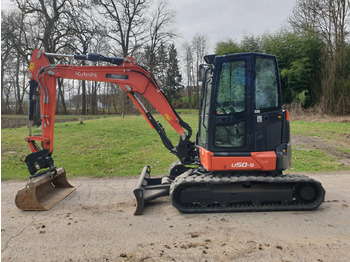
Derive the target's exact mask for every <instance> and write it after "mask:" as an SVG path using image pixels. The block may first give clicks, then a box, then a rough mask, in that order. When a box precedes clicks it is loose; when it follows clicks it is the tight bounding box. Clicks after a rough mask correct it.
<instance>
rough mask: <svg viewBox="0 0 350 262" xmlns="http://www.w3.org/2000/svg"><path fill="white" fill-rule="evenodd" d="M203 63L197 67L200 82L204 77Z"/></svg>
mask: <svg viewBox="0 0 350 262" xmlns="http://www.w3.org/2000/svg"><path fill="white" fill-rule="evenodd" d="M205 70H206V68H205V65H199V68H198V80H199V81H200V82H203V81H204V79H205Z"/></svg>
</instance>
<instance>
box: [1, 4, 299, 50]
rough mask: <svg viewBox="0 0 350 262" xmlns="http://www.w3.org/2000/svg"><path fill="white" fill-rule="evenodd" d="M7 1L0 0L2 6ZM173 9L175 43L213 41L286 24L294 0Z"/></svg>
mask: <svg viewBox="0 0 350 262" xmlns="http://www.w3.org/2000/svg"><path fill="white" fill-rule="evenodd" d="M9 2H10V1H9V0H1V4H2V6H1V8H2V9H3V8H4V7H5V6H6V5H7V4H8V3H9ZM169 2H170V4H171V5H172V8H174V9H175V10H176V26H175V27H176V32H177V33H178V35H179V36H180V39H178V41H177V42H178V44H182V43H183V42H185V41H189V42H190V41H191V40H192V38H193V37H194V36H195V34H196V33H199V34H205V35H207V37H208V38H209V41H210V49H209V50H208V51H209V53H212V52H214V46H215V43H217V42H218V41H222V40H225V39H227V38H232V39H235V40H237V41H239V40H241V38H242V36H243V35H244V34H247V35H252V34H253V35H261V34H264V33H273V32H275V31H277V30H278V29H280V28H281V27H282V26H283V25H285V24H286V20H287V18H288V17H289V16H290V15H291V14H292V10H293V6H294V4H295V2H296V0H169Z"/></svg>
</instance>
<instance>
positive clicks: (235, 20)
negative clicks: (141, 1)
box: [169, 0, 296, 52]
mask: <svg viewBox="0 0 350 262" xmlns="http://www.w3.org/2000/svg"><path fill="white" fill-rule="evenodd" d="M169 1H170V2H171V4H172V5H173V8H174V9H175V10H176V12H177V31H178V33H179V35H180V36H181V38H182V41H185V40H186V41H191V39H192V37H193V36H194V35H195V34H196V33H199V34H205V35H207V36H208V38H209V39H210V42H211V46H212V48H213V47H214V45H215V43H216V42H218V41H222V40H225V39H226V38H232V39H236V40H237V41H239V40H241V38H242V36H243V35H244V34H247V35H252V34H253V35H261V34H263V33H266V32H267V33H273V32H275V31H277V30H278V29H280V28H281V27H282V26H283V25H285V24H286V23H287V18H288V17H289V16H290V15H291V14H292V10H293V7H294V4H295V2H296V0H210V1H204V0H169ZM180 41H181V40H180ZM209 52H213V50H209Z"/></svg>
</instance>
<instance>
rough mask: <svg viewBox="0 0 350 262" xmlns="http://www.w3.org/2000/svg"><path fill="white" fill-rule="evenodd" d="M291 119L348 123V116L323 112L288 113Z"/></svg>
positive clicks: (349, 118)
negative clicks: (324, 113)
mask: <svg viewBox="0 0 350 262" xmlns="http://www.w3.org/2000/svg"><path fill="white" fill-rule="evenodd" d="M290 119H291V120H292V121H307V122H320V123H326V122H336V123H350V116H331V115H323V114H306V113H293V112H292V113H290Z"/></svg>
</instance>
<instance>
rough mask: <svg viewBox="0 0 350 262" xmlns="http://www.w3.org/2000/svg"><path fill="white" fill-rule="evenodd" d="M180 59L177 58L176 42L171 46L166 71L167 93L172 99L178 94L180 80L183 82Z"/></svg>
mask: <svg viewBox="0 0 350 262" xmlns="http://www.w3.org/2000/svg"><path fill="white" fill-rule="evenodd" d="M181 78H182V76H181V74H180V69H179V61H178V59H177V50H176V47H175V45H174V44H171V45H170V46H169V58H168V68H167V71H166V88H165V94H166V95H167V97H168V98H169V99H170V101H172V100H173V99H174V98H176V97H177V95H178V82H181Z"/></svg>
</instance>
